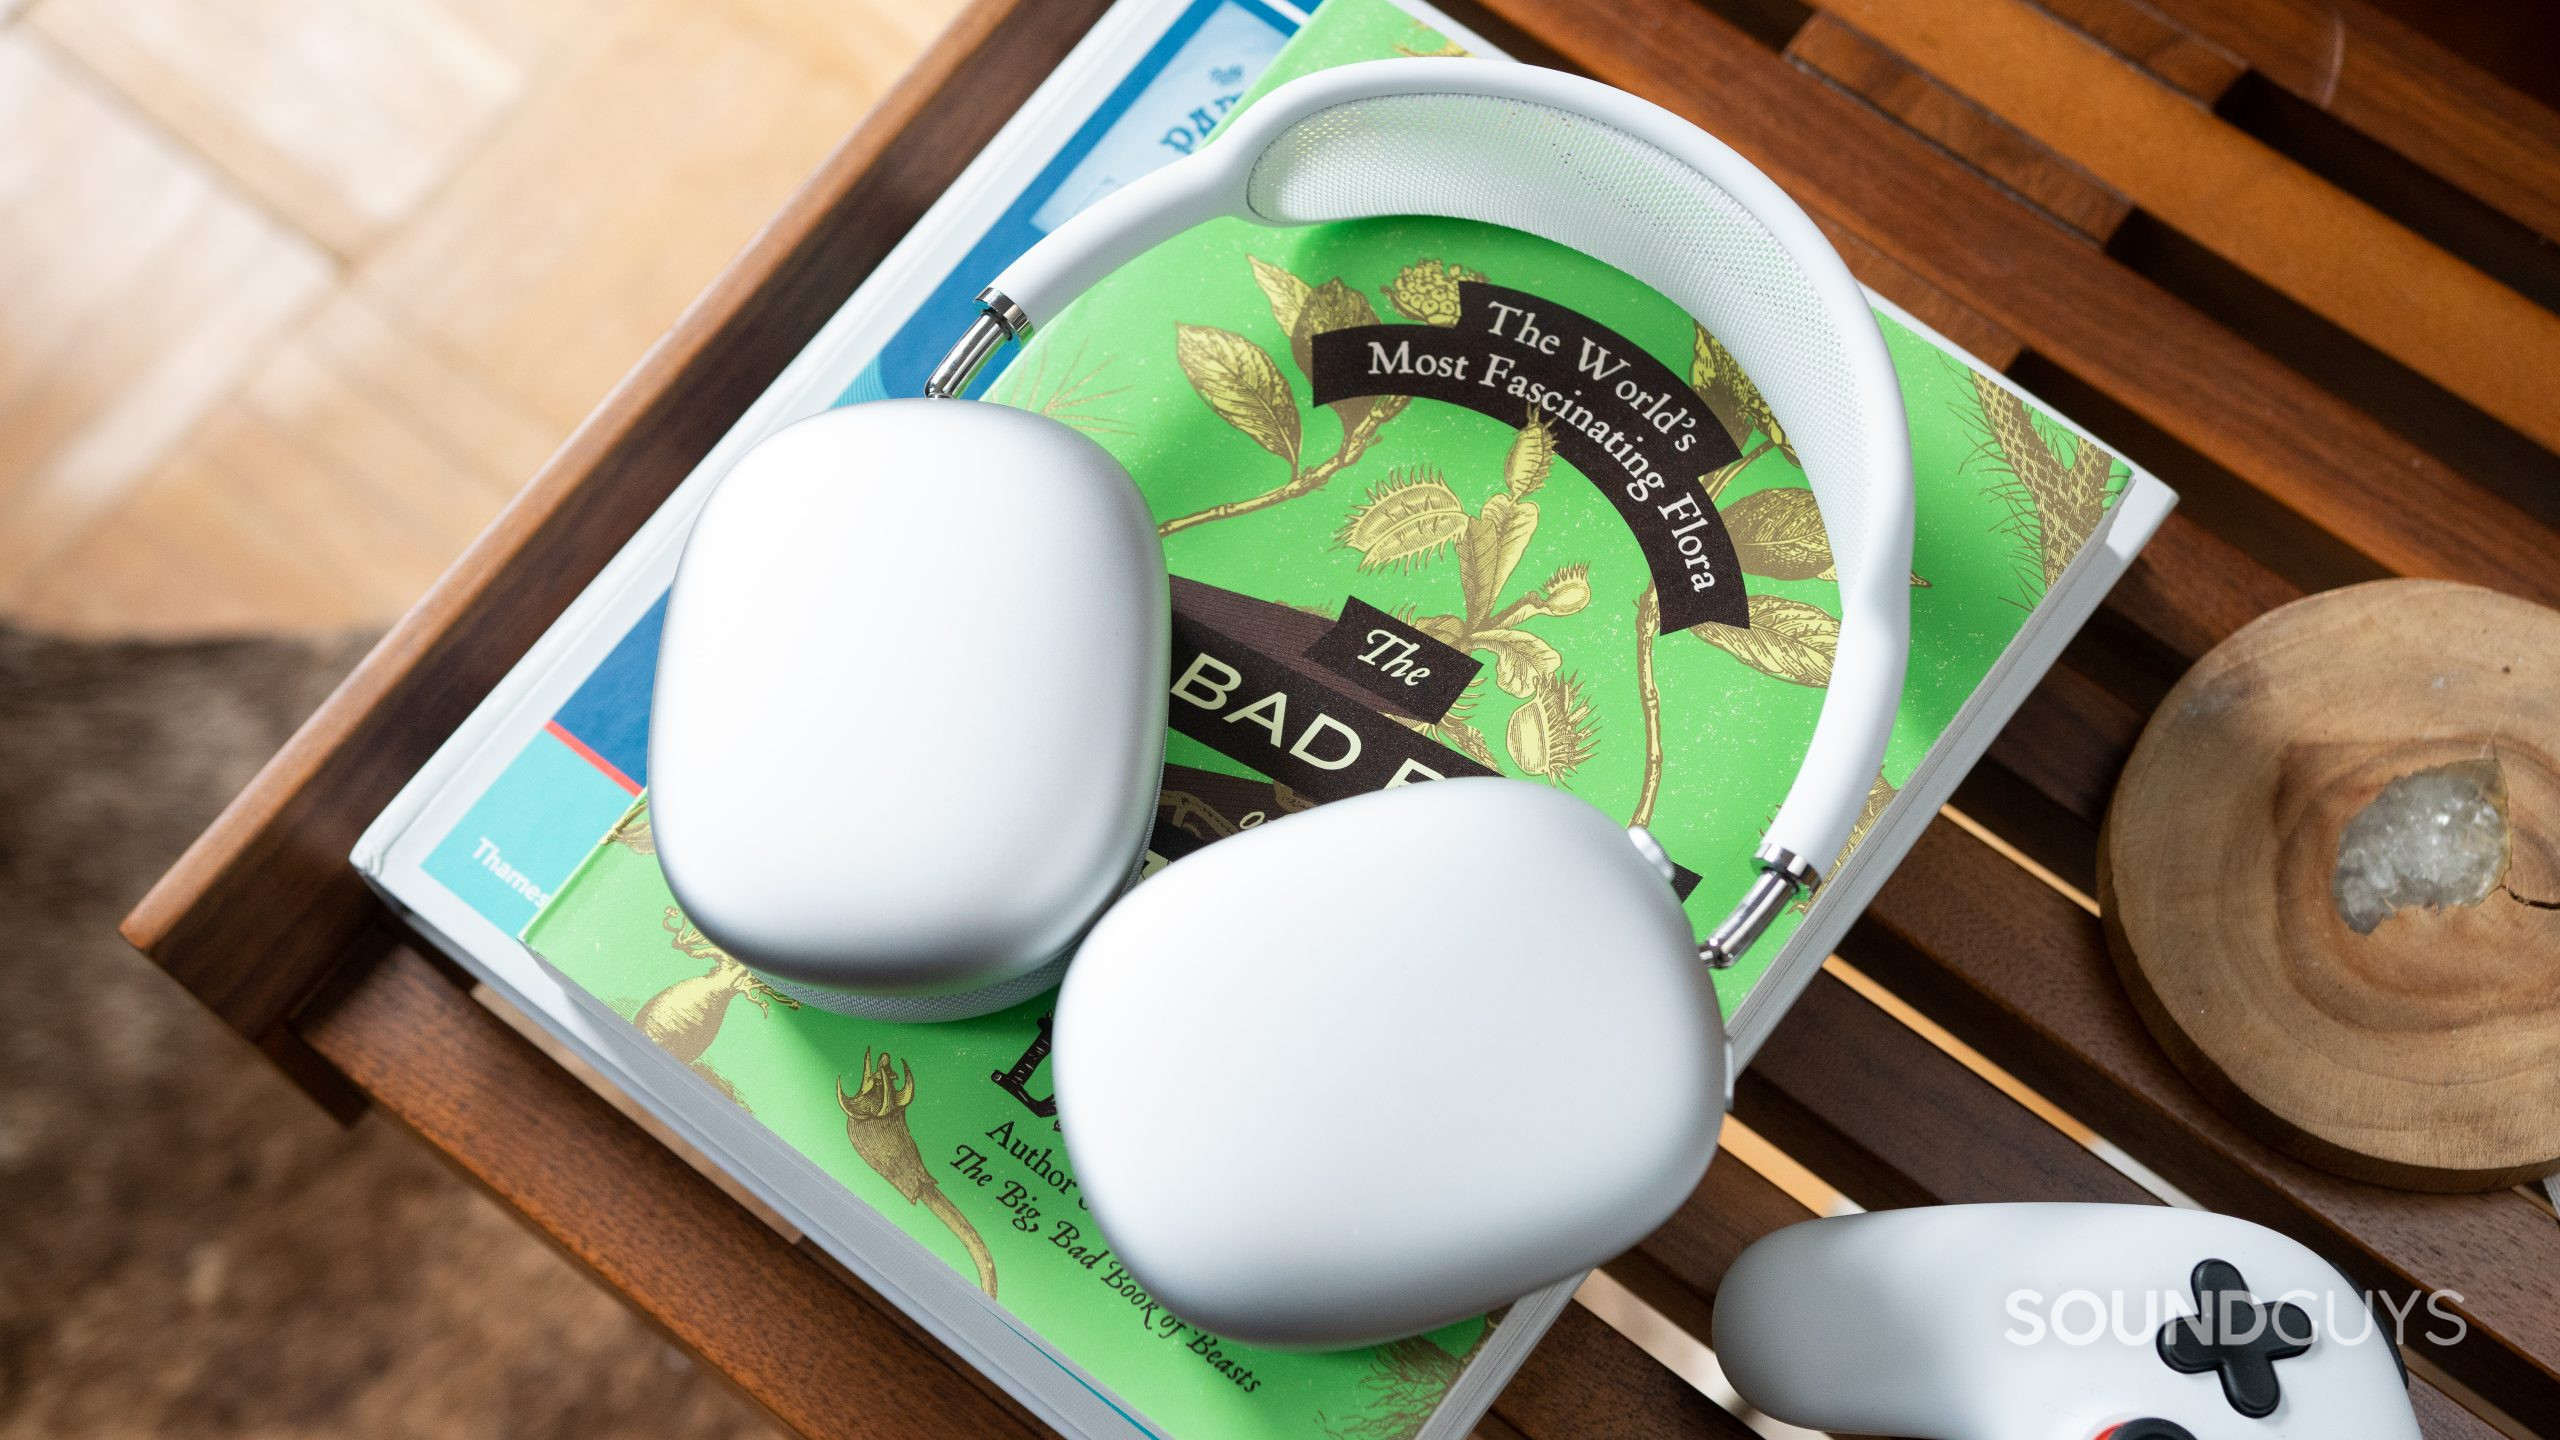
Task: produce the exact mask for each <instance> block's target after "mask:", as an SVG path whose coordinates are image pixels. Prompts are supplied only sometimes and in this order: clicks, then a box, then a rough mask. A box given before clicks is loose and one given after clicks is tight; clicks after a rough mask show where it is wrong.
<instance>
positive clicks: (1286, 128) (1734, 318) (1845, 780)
mask: <svg viewBox="0 0 2560 1440" xmlns="http://www.w3.org/2000/svg"><path fill="white" fill-rule="evenodd" d="M1386 215H1438V216H1446V217H1449V218H1454V219H1465V220H1478V221H1484V222H1487V223H1491V224H1498V225H1504V226H1508V227H1510V228H1513V229H1517V230H1522V231H1525V232H1527V233H1529V234H1533V235H1537V236H1540V237H1541V238H1544V239H1548V240H1553V241H1555V242H1557V243H1558V244H1562V245H1565V246H1568V247H1570V248H1572V249H1575V250H1579V251H1582V252H1583V253H1585V254H1588V255H1590V256H1592V257H1593V258H1595V259H1599V260H1602V261H1604V262H1607V263H1608V264H1611V265H1613V266H1615V267H1616V268H1618V269H1619V270H1622V271H1624V272H1625V273H1627V274H1629V275H1631V276H1633V277H1634V278H1636V279H1638V280H1641V281H1643V282H1645V283H1646V284H1648V285H1651V286H1652V287H1653V288H1654V289H1655V290H1657V291H1659V292H1661V293H1662V294H1663V295H1664V296H1665V297H1666V298H1668V299H1670V300H1671V301H1673V302H1674V303H1675V304H1678V305H1679V306H1680V307H1681V309H1683V310H1684V311H1686V312H1687V313H1688V314H1689V315H1690V317H1691V318H1692V319H1694V320H1696V321H1697V322H1698V323H1699V324H1701V325H1703V326H1705V327H1706V329H1707V330H1708V332H1709V333H1711V334H1713V335H1715V336H1716V338H1717V339H1718V340H1719V341H1721V342H1722V343H1723V344H1724V345H1725V347H1726V348H1727V349H1728V350H1730V351H1731V352H1732V353H1733V355H1734V357H1735V358H1736V359H1737V360H1738V361H1740V362H1741V364H1742V366H1743V368H1744V369H1745V370H1746V371H1748V372H1749V373H1750V375H1751V376H1752V378H1753V381H1754V382H1755V383H1756V384H1757V385H1758V387H1759V389H1760V391H1761V393H1762V395H1764V396H1765V397H1766V398H1767V399H1768V401H1769V405H1770V408H1771V410H1772V411H1773V412H1774V413H1775V414H1776V415H1777V416H1778V418H1779V420H1780V422H1781V423H1782V424H1784V425H1785V426H1786V429H1787V433H1788V436H1789V438H1790V439H1791V440H1792V442H1793V443H1794V446H1795V449H1796V452H1797V454H1798V456H1799V457H1800V458H1801V459H1802V460H1803V462H1804V467H1805V476H1806V479H1807V481H1808V482H1809V483H1810V484H1811V486H1812V488H1813V492H1814V496H1815V500H1816V503H1817V504H1818V505H1819V507H1820V509H1821V512H1822V517H1823V523H1824V526H1825V528H1826V529H1827V530H1828V531H1829V533H1830V538H1831V547H1832V554H1833V558H1834V560H1835V562H1836V568H1837V572H1838V575H1839V583H1840V603H1841V610H1842V613H1841V617H1840V642H1839V649H1838V652H1837V654H1836V655H1835V657H1834V658H1833V662H1832V670H1831V683H1830V688H1829V690H1828V692H1827V693H1826V695H1825V696H1824V700H1823V706H1822V714H1821V718H1820V719H1819V720H1818V721H1817V722H1816V724H1815V727H1814V735H1813V741H1812V744H1811V745H1810V746H1809V747H1808V749H1807V750H1806V753H1805V759H1804V763H1803V766H1802V768H1801V769H1800V770H1799V771H1798V773H1797V775H1796V779H1795V783H1794V784H1793V785H1792V786H1791V787H1790V788H1789V790H1788V792H1787V798H1786V801H1785V803H1784V804H1783V805H1782V806H1781V807H1780V808H1779V811H1778V815H1777V818H1776V819H1775V820H1774V821H1772V822H1771V824H1770V827H1769V831H1768V834H1767V837H1766V839H1765V842H1764V843H1763V844H1762V846H1761V848H1760V850H1759V852H1758V855H1757V856H1756V859H1757V862H1758V864H1759V867H1760V870H1761V875H1760V878H1759V880H1758V881H1757V882H1756V883H1755V884H1754V885H1753V886H1752V888H1751V891H1750V893H1749V894H1748V895H1747V896H1746V897H1745V899H1744V901H1743V903H1742V905H1741V906H1739V907H1738V908H1737V909H1736V910H1735V912H1734V913H1733V915H1732V916H1731V917H1730V918H1728V919H1727V920H1726V921H1725V923H1724V924H1723V925H1721V926H1719V927H1718V928H1717V930H1716V932H1715V933H1714V935H1712V936H1711V937H1710V938H1709V939H1708V940H1707V942H1706V944H1705V945H1704V946H1703V947H1702V950H1701V953H1702V954H1703V955H1704V956H1705V957H1706V958H1707V960H1708V961H1709V963H1711V964H1729V963H1731V962H1732V960H1733V959H1735V958H1737V957H1738V956H1739V955H1740V954H1741V952H1742V951H1743V949H1744V948H1746V947H1747V946H1749V945H1750V944H1751V942H1752V941H1753V940H1755V939H1757V938H1758V937H1759V934H1760V932H1761V931H1762V930H1764V929H1765V928H1766V927H1767V926H1768V924H1769V922H1770V921H1772V920H1774V919H1775V918H1776V917H1777V915H1778V914H1779V913H1780V912H1781V911H1782V910H1783V909H1784V908H1785V907H1786V905H1787V904H1788V903H1789V902H1791V901H1792V900H1793V899H1794V898H1795V897H1796V895H1797V894H1798V893H1799V892H1800V891H1801V890H1803V889H1805V888H1807V887H1809V886H1811V885H1813V884H1815V883H1818V882H1819V880H1820V878H1821V877H1820V867H1822V866H1824V865H1828V864H1829V863H1830V861H1831V859H1832V857H1833V856H1836V855H1837V854H1839V852H1840V850H1841V848H1842V846H1844V845H1845V844H1846V843H1847V841H1848V837H1849V832H1850V829H1851V827H1852V825H1853V824H1854V823H1855V822H1856V819H1857V816H1858V813H1859V811H1860V810H1861V809H1862V808H1863V807H1864V805H1865V803H1866V797H1867V794H1868V791H1869V788H1870V786H1871V784H1872V782H1873V780H1874V778H1875V776H1876V774H1877V772H1878V770H1879V768H1880V767H1881V765H1882V763H1883V759H1884V750H1885V742H1886V740H1887V739H1888V738H1889V736H1890V734H1891V731H1892V727H1893V717H1894V712H1895V710H1896V708H1897V707H1898V706H1899V704H1900V701H1901V696H1902V680H1903V669H1904V664H1905V660H1906V658H1907V656H1908V654H1909V651H1910V596H1909V589H1908V576H1909V574H1910V568H1911V527H1912V484H1911V454H1910V434H1909V430H1908V427H1907V424H1906V422H1905V419H1904V416H1903V408H1902V389H1901V385H1900V382H1899V381H1898V380H1897V379H1896V378H1895V375H1894V371H1893V364H1892V361H1891V359H1890V358H1889V357H1888V355H1887V354H1886V352H1885V346H1884V337H1883V335H1882V333H1881V332H1880V331H1878V329H1877V328H1876V323H1875V317H1874V315H1873V312H1872V311H1871V310H1870V309H1869V308H1868V304H1867V300H1866V295H1865V292H1864V291H1863V290H1861V289H1860V288H1859V286H1858V283H1857V281H1856V280H1855V279H1854V278H1853V277H1851V275H1850V274H1849V271H1848V267H1847V266H1845V265H1844V264H1842V263H1841V260H1840V257H1839V255H1838V253H1837V252H1836V251H1834V250H1833V249H1832V248H1831V245H1830V243H1829V242H1828V241H1827V240H1825V239H1824V238H1823V236H1822V232H1821V231H1820V230H1819V229H1818V228H1816V227H1815V225H1814V223H1813V221H1812V220H1811V219H1810V218H1809V217H1807V216H1806V215H1805V213H1804V211H1803V210H1802V209H1800V208H1799V207H1798V206H1797V205H1796V204H1795V202H1794V201H1793V200H1791V199H1789V198H1788V197H1787V196H1786V194H1785V192H1783V191H1781V190H1780V189H1779V188H1778V187H1777V185H1776V184H1775V183H1774V182H1772V181H1771V180H1770V179H1769V178H1768V177H1767V176H1766V175H1763V174H1761V173H1760V171H1759V170H1758V169H1757V168H1755V167H1754V166H1753V165H1752V164H1751V163H1750V162H1749V161H1747V160H1744V159H1743V158H1742V157H1741V156H1740V155H1738V154H1736V153H1734V151H1733V150H1732V149H1731V148H1730V147H1728V146H1726V145H1724V144H1723V143H1722V142H1720V141H1718V140H1716V139H1714V138H1713V137H1711V136H1709V135H1707V134H1706V133H1705V132H1704V131H1701V130H1699V129H1698V128H1697V127H1696V126H1694V125H1691V124H1690V123H1689V122H1687V121H1685V120H1682V119H1681V118H1679V117H1678V116H1676V115H1673V114H1671V113H1670V112H1669V111H1667V110H1664V109H1662V108H1661V107H1659V106H1656V105H1653V104H1650V103H1648V102H1646V101H1643V100H1640V99H1637V98H1636V97H1635V96H1632V95H1629V94H1627V93H1625V92H1624V91H1620V90H1616V89H1613V88H1611V87H1609V86H1607V85H1602V84H1600V83H1598V82H1596V81H1591V80H1586V79H1582V78H1581V77H1578V76H1573V75H1567V74H1565V73H1563V72H1561V71H1555V70H1545V69H1540V68H1537V67H1534V66H1528V65H1516V64H1511V63H1508V62H1502V61H1487V60H1469V59H1437V58H1435V59H1413V60H1378V61H1370V62H1366V63H1363V64H1356V65H1346V66H1341V67H1338V68H1335V69H1330V70H1324V71H1320V72H1318V73H1316V74H1313V75H1308V76H1305V77H1302V78H1300V79H1297V80H1293V81H1290V82H1289V83H1287V84H1285V85H1282V86H1280V87H1278V88H1276V89H1274V90H1273V91H1272V92H1271V93H1270V94H1268V95H1266V96H1264V97H1263V98H1262V99H1261V100H1260V101H1258V102H1257V103H1256V104H1254V105H1253V106H1252V107H1251V108H1250V109H1248V110H1246V111H1245V112H1243V113H1242V114H1241V115H1239V116H1237V117H1236V118H1235V119H1234V120H1233V121H1232V122H1231V123H1230V124H1229V126H1228V127H1227V128H1226V129H1225V130H1224V131H1222V132H1221V133H1220V134H1219V135H1218V136H1217V138H1216V139H1215V140H1214V141H1213V142H1212V143H1211V144H1209V145H1207V146H1205V147H1203V148H1202V149H1201V150H1200V151H1198V152H1197V153H1195V154H1193V155H1190V156H1187V157H1185V158H1184V159H1182V160H1179V161H1176V162H1175V163H1173V164H1171V165H1168V166H1165V167H1164V168H1162V169H1160V170H1157V171H1155V172H1153V173H1152V174H1149V175H1147V176H1145V177H1143V178H1142V179H1139V180H1137V181H1135V182H1133V183H1131V184H1129V185H1128V186H1126V187H1124V188H1122V189H1121V190H1119V191H1117V192H1115V193H1114V194H1112V195H1110V196H1107V197H1105V198H1104V199H1102V200H1101V201H1099V202H1097V203H1095V204H1094V205H1092V206H1091V207H1089V208H1087V209H1086V210H1084V211H1083V212H1081V213H1080V214H1078V215H1076V216H1075V217H1074V218H1073V219H1071V220H1069V221H1068V222H1067V223H1066V224H1064V225H1062V226H1060V227H1059V228H1058V229H1057V230H1056V231H1054V232H1052V233H1051V234H1050V235H1049V236H1048V237H1047V238H1045V239H1043V240H1042V241H1041V242H1040V243H1039V244H1037V245H1035V246H1033V247H1032V248H1031V249H1030V250H1029V251H1028V252H1026V253H1025V254H1024V255H1023V256H1022V257H1021V258H1019V259H1017V260H1016V261H1014V263H1013V264H1012V265H1010V266H1008V267H1006V269H1005V271H1004V273H1003V274H1001V275H999V276H997V277H996V279H995V282H994V283H993V284H992V285H991V286H989V287H988V290H987V291H986V292H985V293H984V294H982V295H981V296H980V299H981V301H982V302H984V303H985V305H986V307H987V313H986V314H985V315H984V316H982V317H981V318H980V320H979V321H978V323H977V324H976V325H975V326H973V327H972V329H971V331H970V332H969V335H968V336H967V337H966V338H965V339H963V340H962V342H961V343H960V345H959V346H958V347H956V348H955V349H954V350H953V351H952V353H951V356H950V357H949V358H948V359H946V360H945V361H944V363H943V366H942V368H941V369H939V370H937V371H936V372H935V375H934V378H933V380H932V381H931V382H929V383H928V385H927V393H928V394H940V395H953V394H957V393H958V392H959V390H960V389H961V388H963V387H964V386H965V385H966V384H967V381H968V378H969V376H970V375H971V374H973V373H974V372H975V371H976V369H977V368H978V366H979V364H980V363H981V362H983V361H984V360H985V359H986V357H987V356H988V355H989V354H991V353H992V352H993V351H994V350H995V349H996V348H997V347H998V346H1000V345H1001V344H1003V343H1004V341H1005V340H1007V339H1017V340H1018V339H1023V338H1026V337H1027V336H1028V335H1029V334H1030V332H1031V329H1032V327H1033V326H1035V325H1038V324H1041V323H1045V322H1046V321H1047V320H1048V319H1049V318H1050V317H1052V316H1054V315H1055V314H1056V313H1057V312H1058V311H1059V310H1060V309H1062V308H1064V307H1065V305H1066V304H1067V302H1068V301H1070V300H1073V299H1074V298H1075V297H1076V296H1077V295H1079V294H1081V293H1083V292H1084V291H1085V290H1086V289H1088V288H1090V287H1091V286H1092V285H1094V284H1095V283H1097V282H1099V281H1100V280H1101V279H1102V278H1103V277H1104V276H1106V275H1108V274H1110V273H1111V272H1112V271H1113V270H1116V269H1118V268H1119V267H1120V266H1121V265H1122V264H1124V263H1126V262H1127V261H1129V260H1131V259H1134V258H1135V257H1137V256H1138V255H1140V254H1142V253H1144V252H1145V251H1147V250H1149V249H1151V248H1153V247H1154V246H1155V245H1157V244H1159V243H1161V242H1163V241H1165V240H1168V239H1171V238H1172V237H1173V236H1175V235H1177V234H1180V233H1181V232H1182V231H1184V230H1187V229H1190V228H1191V227H1192V226H1194V225H1198V224H1201V223H1204V222H1206V221H1209V220H1213V219H1218V218H1220V217H1224V216H1235V217H1239V218H1242V219H1247V220H1251V221H1254V222H1256V223H1258V224H1264V225H1305V224H1314V223H1320V222H1325V221H1333V220H1350V219H1365V218H1370V217H1374V216H1386Z"/></svg>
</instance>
